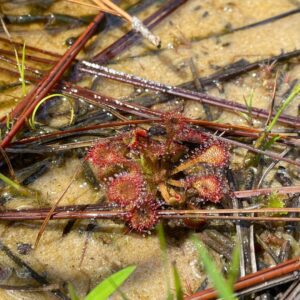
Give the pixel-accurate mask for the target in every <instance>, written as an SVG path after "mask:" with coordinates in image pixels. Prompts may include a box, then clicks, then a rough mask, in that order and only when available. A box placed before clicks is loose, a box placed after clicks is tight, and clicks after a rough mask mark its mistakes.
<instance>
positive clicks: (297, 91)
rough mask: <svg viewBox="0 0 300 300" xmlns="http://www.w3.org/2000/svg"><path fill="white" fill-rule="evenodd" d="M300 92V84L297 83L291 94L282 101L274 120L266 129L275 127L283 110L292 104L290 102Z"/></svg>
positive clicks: (268, 130) (269, 129)
mask: <svg viewBox="0 0 300 300" xmlns="http://www.w3.org/2000/svg"><path fill="white" fill-rule="evenodd" d="M299 93H300V84H297V85H296V86H295V87H294V88H293V90H292V92H291V93H290V94H289V96H288V97H287V99H286V100H285V101H284V102H283V103H282V105H281V106H280V107H279V109H278V111H277V112H276V114H275V116H274V118H273V120H272V121H271V122H270V124H269V126H268V127H267V129H266V131H267V132H270V131H272V129H273V128H274V126H275V124H276V123H277V121H278V118H279V117H280V115H281V114H282V113H283V111H284V110H285V109H286V108H287V107H288V105H290V103H291V102H292V101H293V100H294V99H295V98H296V97H297V96H298V94H299Z"/></svg>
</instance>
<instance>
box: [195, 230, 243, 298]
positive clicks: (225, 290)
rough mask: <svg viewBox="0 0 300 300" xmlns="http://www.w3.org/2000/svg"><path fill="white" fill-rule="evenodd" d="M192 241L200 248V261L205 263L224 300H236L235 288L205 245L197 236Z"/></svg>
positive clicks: (215, 286)
mask: <svg viewBox="0 0 300 300" xmlns="http://www.w3.org/2000/svg"><path fill="white" fill-rule="evenodd" d="M192 241H193V242H194V244H195V246H196V248H197V250H198V253H199V257H200V261H201V262H202V263H203V265H204V268H205V272H206V275H207V276H208V278H209V280H210V281H211V283H212V285H213V286H214V288H215V289H216V291H217V293H218V295H219V296H220V297H221V298H223V299H224V300H236V299H237V298H236V297H235V296H234V294H233V289H232V288H231V286H230V285H229V283H228V282H227V281H226V280H225V278H224V277H223V276H222V275H221V273H220V271H219V270H218V268H217V266H216V264H215V263H214V261H213V260H212V259H211V258H210V256H209V254H208V252H207V250H206V248H205V247H204V245H203V244H202V243H201V242H200V241H199V240H198V239H197V238H196V237H195V236H192Z"/></svg>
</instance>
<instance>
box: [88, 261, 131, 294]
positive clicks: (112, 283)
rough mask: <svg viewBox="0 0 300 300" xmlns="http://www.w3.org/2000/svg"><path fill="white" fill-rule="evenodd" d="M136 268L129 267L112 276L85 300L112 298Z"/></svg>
mask: <svg viewBox="0 0 300 300" xmlns="http://www.w3.org/2000/svg"><path fill="white" fill-rule="evenodd" d="M135 268H136V267H135V266H129V267H127V268H124V269H122V270H120V271H119V272H117V273H114V274H112V275H111V276H110V277H108V278H107V279H105V280H103V281H102V282H101V283H99V284H98V285H97V286H96V287H95V288H94V289H93V290H92V291H91V292H90V293H89V294H88V295H87V296H86V298H85V300H106V299H108V297H109V296H111V295H112V294H113V293H114V292H115V291H117V290H118V288H119V287H120V286H121V285H122V284H123V282H124V281H125V280H126V279H127V278H128V277H129V276H130V275H131V274H132V273H133V271H134V270H135Z"/></svg>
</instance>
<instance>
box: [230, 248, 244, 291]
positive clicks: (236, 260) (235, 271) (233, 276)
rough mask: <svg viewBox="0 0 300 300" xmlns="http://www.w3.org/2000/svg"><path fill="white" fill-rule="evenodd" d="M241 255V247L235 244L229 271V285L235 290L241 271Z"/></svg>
mask: <svg viewBox="0 0 300 300" xmlns="http://www.w3.org/2000/svg"><path fill="white" fill-rule="evenodd" d="M240 255H241V248H240V246H239V245H238V244H236V245H235V247H234V249H233V253H232V261H231V265H230V269H229V271H228V279H227V282H228V285H229V286H230V287H231V289H232V290H233V285H234V283H235V282H236V280H237V278H238V276H239V272H240Z"/></svg>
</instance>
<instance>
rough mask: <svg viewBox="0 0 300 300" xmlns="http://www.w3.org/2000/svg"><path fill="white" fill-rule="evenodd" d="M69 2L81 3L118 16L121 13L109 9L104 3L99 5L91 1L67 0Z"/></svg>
mask: <svg viewBox="0 0 300 300" xmlns="http://www.w3.org/2000/svg"><path fill="white" fill-rule="evenodd" d="M66 1H67V2H71V3H75V4H79V5H83V6H87V7H91V8H94V9H97V10H100V11H103V12H106V13H109V14H111V15H116V16H120V15H119V14H116V12H115V11H114V10H111V9H109V8H108V7H105V6H103V5H101V6H99V5H93V4H90V3H86V2H82V1H79V0H66Z"/></svg>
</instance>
